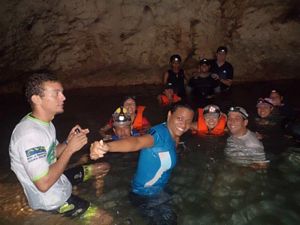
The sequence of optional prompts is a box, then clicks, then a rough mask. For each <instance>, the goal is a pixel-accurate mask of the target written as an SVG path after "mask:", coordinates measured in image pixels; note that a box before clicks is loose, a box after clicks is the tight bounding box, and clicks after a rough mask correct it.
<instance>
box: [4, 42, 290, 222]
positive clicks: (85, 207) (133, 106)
mask: <svg viewBox="0 0 300 225" xmlns="http://www.w3.org/2000/svg"><path fill="white" fill-rule="evenodd" d="M226 55H227V48H226V47H224V46H221V47H219V48H218V49H217V51H216V59H215V60H208V59H201V60H200V62H199V67H198V70H197V71H195V72H194V73H193V75H192V77H191V78H190V80H189V81H187V79H186V77H185V74H184V70H183V69H182V68H181V57H180V56H179V55H173V56H171V58H170V65H171V69H170V70H168V71H167V72H166V73H165V74H164V77H163V80H164V81H163V82H164V89H163V92H162V93H161V94H159V95H158V97H157V99H158V102H159V104H160V105H161V106H162V107H168V109H169V110H168V113H167V118H166V121H164V122H162V123H160V124H158V125H155V126H152V127H151V124H150V122H149V120H148V119H147V118H146V117H145V116H144V110H145V106H140V105H138V104H137V102H136V99H135V97H134V96H126V97H124V99H123V101H122V103H121V105H120V106H118V107H117V109H116V110H115V111H114V112H113V113H112V117H111V118H110V119H109V120H108V122H107V123H106V124H105V126H103V127H102V128H100V130H99V133H100V135H101V139H100V140H99V141H94V142H93V143H92V144H91V145H90V158H91V159H92V160H97V159H99V158H103V157H104V155H105V154H107V153H108V152H122V153H125V152H136V151H139V152H140V153H139V159H138V164H137V169H136V173H135V175H134V178H133V179H132V186H131V191H130V200H131V202H132V203H133V205H135V206H137V207H138V209H139V210H141V212H142V214H143V215H145V216H146V217H147V218H148V219H149V221H150V224H177V219H176V213H175V212H174V211H173V210H172V208H170V207H168V205H169V204H170V199H171V195H170V193H169V191H168V190H166V185H167V183H168V180H169V177H170V175H171V172H172V169H173V168H174V167H175V165H176V162H177V156H176V153H177V151H176V147H177V145H178V143H179V142H180V137H181V136H182V135H183V134H184V133H186V132H188V131H190V132H191V133H194V134H199V135H210V136H221V135H224V134H225V133H229V138H228V139H227V144H226V146H225V150H224V152H225V156H226V158H227V159H228V160H229V161H230V162H233V163H236V164H238V165H242V166H249V167H251V168H254V169H264V168H267V166H268V164H269V160H268V159H267V157H266V154H265V151H264V147H263V144H262V142H261V141H260V139H262V138H263V134H260V133H255V132H252V131H250V130H249V129H248V128H247V126H248V120H249V115H248V113H247V111H246V110H245V109H244V108H243V107H240V106H231V107H230V108H229V110H228V112H227V113H225V112H222V110H221V109H220V107H219V106H217V105H215V104H208V105H205V106H204V107H198V108H197V109H196V110H194V109H193V108H192V107H191V106H190V105H189V104H186V101H185V100H186V99H187V98H188V97H189V96H191V99H192V100H195V101H196V100H197V99H203V98H205V99H211V98H213V97H214V96H216V95H218V94H222V93H223V92H227V91H228V90H230V87H231V85H232V80H233V67H232V65H231V64H230V63H229V62H227V61H226ZM25 95H26V97H27V100H28V102H29V103H30V105H31V109H32V112H30V113H29V114H27V115H26V116H25V117H24V118H23V119H22V120H21V121H20V122H19V123H18V125H17V126H16V127H15V129H14V131H13V133H12V137H11V141H10V146H9V153H10V158H11V168H12V170H13V171H14V172H15V174H16V175H17V178H18V180H19V181H20V183H21V185H22V187H23V189H24V192H25V195H26V197H27V199H28V203H29V205H30V207H31V208H32V209H35V210H45V211H50V212H55V213H60V214H62V215H65V216H70V217H77V216H81V217H84V216H85V215H87V214H89V215H90V214H91V213H87V212H91V211H93V215H94V217H95V218H97V219H98V220H99V222H100V221H101V222H100V224H109V223H111V220H112V219H111V218H110V217H109V216H107V215H104V214H103V213H101V211H100V210H98V209H97V208H95V206H92V205H91V204H90V202H88V201H86V200H84V199H82V198H80V197H78V196H75V195H73V194H72V185H76V184H78V183H80V182H83V181H86V180H88V179H90V178H91V177H93V176H96V177H97V176H105V175H106V174H107V172H108V171H109V169H110V165H109V164H108V163H104V162H101V163H94V164H90V165H80V166H77V167H73V168H70V169H67V166H68V163H69V161H70V158H71V156H72V155H73V154H74V153H75V152H77V151H79V150H80V149H82V148H83V147H84V146H85V145H86V144H87V143H88V138H87V134H88V133H89V130H88V129H84V128H82V127H80V126H79V125H76V126H74V127H73V128H72V129H71V131H70V132H69V135H68V137H67V138H66V140H65V141H64V142H62V143H59V142H58V141H57V138H56V131H55V127H54V125H53V124H52V120H53V119H54V117H55V115H57V114H59V113H62V112H63V111H64V109H63V106H64V101H65V100H66V98H65V96H64V94H63V86H62V84H61V82H60V81H59V80H58V79H57V78H56V76H54V75H53V74H50V73H35V74H33V75H31V76H30V77H29V79H28V81H27V83H26V86H25ZM256 107H257V114H258V119H257V122H258V123H259V124H263V125H265V124H268V122H269V123H273V122H274V121H275V122H276V123H277V122H278V121H276V120H275V119H274V118H278V117H280V118H281V121H283V120H284V121H285V122H284V126H286V127H289V128H291V127H292V126H293V125H294V123H291V121H294V117H295V114H294V112H293V111H292V110H291V109H290V108H289V107H288V106H287V105H285V104H284V103H283V96H282V95H281V94H280V93H279V91H277V90H271V91H270V96H268V97H266V98H261V99H259V100H258V102H257V105H256ZM291 130H293V129H291Z"/></svg>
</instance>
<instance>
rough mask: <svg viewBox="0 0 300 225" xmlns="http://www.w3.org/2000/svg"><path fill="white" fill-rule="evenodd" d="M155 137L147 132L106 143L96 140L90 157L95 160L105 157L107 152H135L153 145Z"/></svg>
mask: <svg viewBox="0 0 300 225" xmlns="http://www.w3.org/2000/svg"><path fill="white" fill-rule="evenodd" d="M153 144H154V139H153V137H152V136H151V135H150V134H145V135H143V136H139V137H128V138H125V139H121V140H118V141H113V142H109V143H104V142H103V141H102V140H101V141H95V142H94V143H93V144H92V145H91V148H90V157H91V159H93V160H96V159H98V158H101V157H103V155H104V154H105V153H107V152H134V151H139V150H141V149H142V148H149V147H152V146H153Z"/></svg>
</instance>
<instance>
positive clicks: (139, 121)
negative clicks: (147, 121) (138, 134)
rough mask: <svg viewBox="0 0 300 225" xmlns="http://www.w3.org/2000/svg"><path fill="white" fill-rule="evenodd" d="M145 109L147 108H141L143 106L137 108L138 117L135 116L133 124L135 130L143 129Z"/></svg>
mask: <svg viewBox="0 0 300 225" xmlns="http://www.w3.org/2000/svg"><path fill="white" fill-rule="evenodd" d="M145 108H146V107H145V106H141V105H139V106H137V108H136V116H135V118H134V121H133V124H132V126H133V128H134V129H137V130H139V129H142V128H143V112H144V110H145Z"/></svg>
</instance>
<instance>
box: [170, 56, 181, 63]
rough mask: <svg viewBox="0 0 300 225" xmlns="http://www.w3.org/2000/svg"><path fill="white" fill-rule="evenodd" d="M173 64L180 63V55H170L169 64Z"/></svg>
mask: <svg viewBox="0 0 300 225" xmlns="http://www.w3.org/2000/svg"><path fill="white" fill-rule="evenodd" d="M173 62H179V63H181V57H180V55H172V56H171V57H170V63H173Z"/></svg>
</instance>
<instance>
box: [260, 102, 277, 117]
mask: <svg viewBox="0 0 300 225" xmlns="http://www.w3.org/2000/svg"><path fill="white" fill-rule="evenodd" d="M256 108H257V114H258V115H259V117H261V118H267V117H268V116H270V115H271V113H272V111H273V108H274V105H273V101H272V99H270V98H259V99H258V101H257V104H256Z"/></svg>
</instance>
